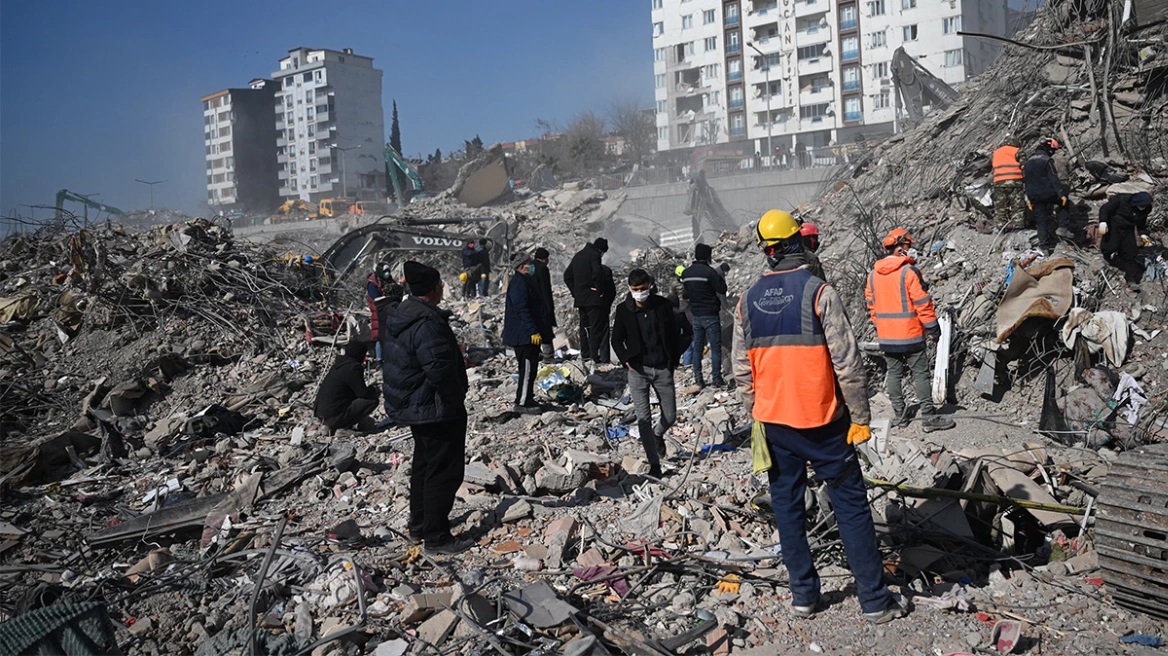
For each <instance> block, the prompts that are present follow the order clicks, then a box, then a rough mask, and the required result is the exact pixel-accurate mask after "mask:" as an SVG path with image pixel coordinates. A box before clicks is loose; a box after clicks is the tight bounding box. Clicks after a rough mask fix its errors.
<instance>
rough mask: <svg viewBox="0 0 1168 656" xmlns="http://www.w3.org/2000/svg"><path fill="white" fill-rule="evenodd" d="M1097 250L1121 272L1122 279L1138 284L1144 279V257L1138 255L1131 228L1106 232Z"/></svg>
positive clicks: (1134, 235)
mask: <svg viewBox="0 0 1168 656" xmlns="http://www.w3.org/2000/svg"><path fill="white" fill-rule="evenodd" d="M1099 250H1100V251H1102V253H1103V259H1104V260H1106V261H1107V263H1108V264H1110V265H1111V266H1113V267H1115V268H1117V269H1119V270H1120V271H1122V272H1123V278H1124V280H1126V281H1128V282H1131V283H1135V284H1137V285H1138V284H1140V281H1141V280H1143V279H1144V269H1145V266H1144V258H1142V257H1140V252H1139V245H1138V244H1137V243H1136V233H1135V232H1134V231H1133V230H1132V229H1131V228H1126V229H1123V230H1113V231H1111V232H1109V233H1107V235H1105V236H1104V237H1103V241H1102V242H1100V243H1099Z"/></svg>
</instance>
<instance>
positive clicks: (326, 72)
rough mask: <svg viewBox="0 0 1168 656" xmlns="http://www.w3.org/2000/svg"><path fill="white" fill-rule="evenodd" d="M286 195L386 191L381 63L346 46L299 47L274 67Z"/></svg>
mask: <svg viewBox="0 0 1168 656" xmlns="http://www.w3.org/2000/svg"><path fill="white" fill-rule="evenodd" d="M272 77H273V78H274V79H275V81H276V84H277V86H278V87H279V88H278V89H277V91H276V102H275V121H276V123H275V127H276V131H277V132H278V136H277V139H276V152H277V157H278V160H279V164H280V171H279V179H280V195H281V196H283V197H286V198H300V199H303V200H307V201H312V202H319V201H320V200H322V199H325V198H334V197H339V196H348V197H355V198H363V199H383V198H385V195H386V188H385V183H386V178H385V159H384V158H385V118H384V117H385V114H384V112H383V111H382V109H381V71H380V70H378V69H376V68H373V59H372V58H371V57H363V56H361V55H355V54H353V51H352V50H351V49H349V48H346V49H344V50H341V51H337V50H320V49H313V48H294V49H292V50H290V51H288V56H287V57H285V58H283V59H281V60H280V70H278V71H275V72H274V73H272Z"/></svg>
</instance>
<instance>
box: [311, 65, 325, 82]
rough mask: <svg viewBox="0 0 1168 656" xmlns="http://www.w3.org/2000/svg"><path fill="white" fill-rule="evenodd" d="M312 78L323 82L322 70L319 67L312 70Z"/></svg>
mask: <svg viewBox="0 0 1168 656" xmlns="http://www.w3.org/2000/svg"><path fill="white" fill-rule="evenodd" d="M312 79H313V80H315V81H317V82H324V71H322V70H320V69H319V68H318V69H316V70H315V71H313V72H312Z"/></svg>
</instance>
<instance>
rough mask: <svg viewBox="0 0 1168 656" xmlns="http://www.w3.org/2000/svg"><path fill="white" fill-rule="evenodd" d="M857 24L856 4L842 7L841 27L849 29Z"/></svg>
mask: <svg viewBox="0 0 1168 656" xmlns="http://www.w3.org/2000/svg"><path fill="white" fill-rule="evenodd" d="M855 26H856V5H845V6H843V7H840V29H841V30H848V29H851V28H853V27H855Z"/></svg>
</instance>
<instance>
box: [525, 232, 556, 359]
mask: <svg viewBox="0 0 1168 656" xmlns="http://www.w3.org/2000/svg"><path fill="white" fill-rule="evenodd" d="M550 257H551V253H549V252H548V249H546V248H544V247H543V246H540V247H539V248H537V249H535V253H533V254H532V259H533V260H534V261H533V262H532V267H533V272H532V274H531V283H532V284H533V285H535V291H536V294H537V295H538V296H539V302H540V309H542V310H543V313H544V321H545V323H546V324H547V326H548V332H547V334H546V335H544V336H543V343H542V344H540V345H539V348H540V351H541V352H542V353H543V357H544V360H550V359H551V358H552V356H553V355H554V354H555V350H554V347H553V346H552V339H553V338H554V337H555V328H556V299H555V296H554V295H553V294H552V271H551V269H549V268H548V259H549V258H550Z"/></svg>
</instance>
